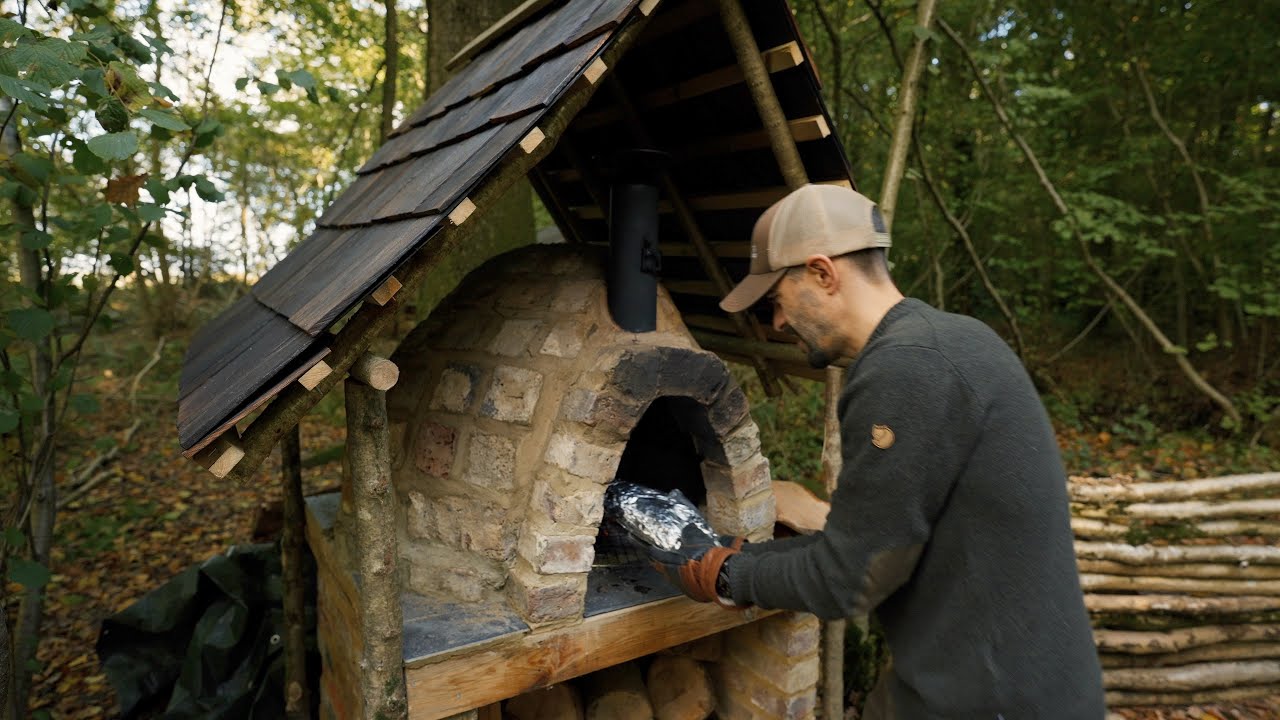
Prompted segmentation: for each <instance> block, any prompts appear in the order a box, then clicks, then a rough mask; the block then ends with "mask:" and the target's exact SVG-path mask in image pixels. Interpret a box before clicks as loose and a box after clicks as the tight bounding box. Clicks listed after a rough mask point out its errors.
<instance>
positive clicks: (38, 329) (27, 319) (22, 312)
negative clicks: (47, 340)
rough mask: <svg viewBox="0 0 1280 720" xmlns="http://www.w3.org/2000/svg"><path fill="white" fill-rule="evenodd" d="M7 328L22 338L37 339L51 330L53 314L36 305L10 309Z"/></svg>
mask: <svg viewBox="0 0 1280 720" xmlns="http://www.w3.org/2000/svg"><path fill="white" fill-rule="evenodd" d="M9 329H10V330H13V333H14V334H15V335H17V336H18V337H20V338H22V339H23V340H32V341H35V340H39V339H40V338H42V337H44V336H46V335H48V334H49V333H51V332H53V315H52V314H51V313H50V312H49V311H48V310H45V309H44V308H38V307H29V308H17V309H15V310H10V311H9Z"/></svg>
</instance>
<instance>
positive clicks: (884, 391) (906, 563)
mask: <svg viewBox="0 0 1280 720" xmlns="http://www.w3.org/2000/svg"><path fill="white" fill-rule="evenodd" d="M838 410H839V412H840V416H841V433H840V435H841V443H842V456H843V461H844V462H843V467H842V469H841V472H840V479H839V483H838V485H837V487H836V491H835V493H834V494H833V496H832V499H831V512H830V514H829V515H828V516H827V524H826V526H825V527H824V528H823V530H822V532H820V533H815V534H814V535H811V536H808V538H806V540H807V542H804V543H784V542H765V543H759V544H758V545H757V547H755V548H753V552H751V553H744V554H741V555H738V556H735V557H734V558H733V560H732V562H731V565H730V570H729V581H730V589H731V592H732V595H733V600H734V601H735V602H738V603H751V604H754V605H758V606H760V607H764V608H782V609H787V610H801V611H808V612H812V613H815V614H817V615H819V616H820V617H823V618H829V619H838V618H845V617H849V616H851V615H854V614H862V613H865V612H867V611H870V610H872V609H874V608H875V607H876V606H877V605H879V604H880V602H881V601H882V600H884V599H885V598H886V597H888V596H889V595H890V594H891V593H892V592H893V591H894V590H896V589H897V588H898V587H900V586H901V585H902V584H903V583H904V582H906V580H907V579H908V578H909V577H910V576H911V573H912V571H913V570H914V568H915V565H916V562H917V560H918V559H919V558H920V553H921V552H922V550H923V549H924V547H925V545H926V544H927V543H928V542H929V537H930V535H931V533H932V528H933V524H934V522H935V521H936V520H937V518H938V516H939V515H940V514H941V512H942V510H943V508H944V507H945V505H946V502H947V498H948V496H949V494H950V492H951V488H952V485H953V484H954V482H955V479H956V478H957V477H958V476H959V475H960V474H961V472H962V470H963V468H964V466H965V464H966V462H967V460H968V458H969V456H970V454H971V453H972V450H973V447H974V444H975V442H976V438H977V434H978V432H979V428H980V423H981V417H980V416H979V408H977V407H976V406H975V400H974V397H973V393H972V392H971V391H970V389H969V388H968V386H967V385H966V384H965V382H964V380H963V378H961V377H960V375H959V374H958V373H957V372H956V370H955V369H954V368H953V367H952V365H951V364H950V362H948V361H947V360H946V359H945V358H944V357H943V356H942V355H941V354H939V353H938V352H937V351H936V350H934V349H932V348H928V347H920V346H891V347H885V348H878V349H876V351H875V352H874V353H873V354H871V355H868V356H866V357H864V358H863V359H862V361H861V362H859V363H858V365H857V367H856V368H855V370H854V372H853V375H852V377H851V378H850V379H849V381H848V382H847V383H846V385H845V387H844V389H843V391H842V393H841V396H840V404H839V407H838ZM775 546H776V551H775Z"/></svg>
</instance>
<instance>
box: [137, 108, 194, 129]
mask: <svg viewBox="0 0 1280 720" xmlns="http://www.w3.org/2000/svg"><path fill="white" fill-rule="evenodd" d="M138 114H139V115H141V116H142V117H144V118H146V119H148V120H150V121H151V123H152V124H153V125H158V126H159V127H162V128H164V129H165V130H173V131H175V132H182V131H183V130H190V129H191V126H190V125H188V124H186V123H184V122H182V118H180V117H178V116H177V115H174V114H173V113H170V112H165V111H163V110H155V109H152V108H147V109H145V110H140V111H138Z"/></svg>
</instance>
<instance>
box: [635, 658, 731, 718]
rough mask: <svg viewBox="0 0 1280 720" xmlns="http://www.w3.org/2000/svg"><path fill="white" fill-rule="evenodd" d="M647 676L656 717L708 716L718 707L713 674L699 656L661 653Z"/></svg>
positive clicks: (650, 699) (650, 698)
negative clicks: (712, 679)
mask: <svg viewBox="0 0 1280 720" xmlns="http://www.w3.org/2000/svg"><path fill="white" fill-rule="evenodd" d="M645 680H646V683H645V684H646V685H647V687H648V689H649V701H650V702H651V703H652V704H653V714H654V717H656V718H657V720H706V718H707V717H709V716H710V715H711V712H712V711H713V710H715V709H716V695H715V690H714V689H713V687H712V685H711V676H710V675H709V674H708V673H707V669H706V668H705V667H703V665H702V663H700V662H698V661H697V660H693V659H692V658H687V657H680V656H677V655H665V656H664V655H660V656H658V657H656V658H654V660H653V663H652V664H651V665H649V672H648V674H647V675H646V677H645Z"/></svg>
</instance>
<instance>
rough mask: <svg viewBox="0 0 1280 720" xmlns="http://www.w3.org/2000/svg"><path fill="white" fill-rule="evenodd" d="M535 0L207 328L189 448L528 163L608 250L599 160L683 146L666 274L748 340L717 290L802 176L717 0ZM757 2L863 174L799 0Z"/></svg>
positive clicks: (817, 129) (841, 175) (814, 142)
mask: <svg viewBox="0 0 1280 720" xmlns="http://www.w3.org/2000/svg"><path fill="white" fill-rule="evenodd" d="M526 5H540V6H545V7H542V8H540V9H539V11H538V12H534V13H532V14H529V15H528V17H525V18H523V22H522V23H520V24H517V25H516V26H513V27H508V28H506V29H505V31H504V32H498V33H492V34H491V37H490V38H489V44H488V45H487V47H484V46H481V48H480V49H479V52H477V53H476V54H475V55H474V57H472V58H471V59H470V61H469V62H468V64H466V65H465V66H464V67H462V69H461V70H459V71H458V72H457V74H455V75H454V76H453V77H452V78H451V79H450V80H449V81H448V82H447V83H446V84H445V85H444V86H443V87H441V88H440V89H439V90H438V91H437V92H436V93H435V94H433V95H432V96H431V98H429V99H428V100H427V102H426V103H424V104H423V105H422V106H421V107H419V108H418V109H417V110H415V111H414V112H413V113H412V114H411V115H410V116H409V117H408V119H407V120H406V121H405V122H404V123H403V124H402V125H401V126H400V127H399V128H397V129H396V130H395V131H394V133H393V134H392V136H391V137H390V138H389V139H388V140H387V142H386V143H385V144H384V145H383V146H382V147H381V148H380V149H379V150H378V151H377V152H376V153H375V154H374V155H373V157H371V158H370V159H369V160H368V162H366V163H365V165H364V166H363V167H361V168H360V170H359V171H358V174H357V177H356V179H355V180H354V181H353V182H352V184H351V186H350V187H349V188H348V189H347V190H346V191H345V192H344V193H343V194H342V195H341V196H339V197H338V199H337V200H336V201H335V202H334V203H333V205H331V206H330V207H329V208H328V209H327V211H326V212H325V213H324V215H323V216H322V217H321V218H320V220H319V221H318V223H317V227H316V230H315V232H314V233H313V234H312V235H311V236H310V237H308V238H307V239H306V240H304V241H303V242H302V243H301V244H300V245H299V246H298V247H297V248H295V249H294V250H293V251H292V252H291V253H290V254H289V255H288V257H286V258H285V259H284V260H282V261H281V262H280V263H279V264H277V265H276V266H275V267H274V268H272V269H271V271H270V272H268V273H267V274H266V275H265V276H264V277H263V278H262V279H261V281H259V282H258V284H257V285H256V286H255V287H254V288H253V289H252V292H251V293H250V294H248V295H246V296H245V297H244V298H241V299H240V300H239V301H237V302H236V303H235V304H234V305H232V306H231V307H230V308H228V309H227V310H226V311H224V312H223V314H222V315H220V316H219V317H218V318H216V319H215V320H214V321H213V322H211V323H210V324H209V325H207V326H206V327H205V328H203V329H202V330H201V331H200V332H199V333H197V335H196V337H195V338H194V340H193V341H192V344H191V347H190V349H189V351H188V354H187V359H186V362H185V364H184V367H183V371H182V376H181V381H180V389H179V413H178V432H179V440H180V442H181V445H182V447H183V450H184V452H185V454H187V455H188V456H191V455H194V454H195V453H196V452H197V451H199V450H201V449H203V448H205V447H206V446H207V445H209V444H210V443H211V442H212V441H213V440H214V439H215V438H218V436H219V435H221V434H222V433H224V432H226V431H227V430H231V431H232V432H233V433H234V432H235V431H234V425H235V424H236V423H237V422H239V421H240V420H242V419H243V418H244V417H246V416H247V415H249V414H250V413H252V412H253V411H254V410H255V409H257V408H259V407H260V406H262V405H263V404H264V403H266V402H267V401H269V400H270V399H271V398H272V397H275V396H276V395H277V394H279V393H281V392H282V391H284V390H285V389H286V388H288V387H289V386H290V384H291V383H293V382H294V381H295V380H297V379H299V378H301V377H303V376H304V373H307V371H308V370H310V369H312V368H313V367H315V366H317V363H320V362H321V361H323V360H324V358H325V357H326V355H327V354H328V353H329V352H330V350H331V348H335V347H337V346H338V344H339V340H340V339H341V338H340V336H339V337H337V338H335V335H334V334H333V333H332V332H330V330H331V328H333V327H334V325H335V323H336V322H337V321H338V320H339V319H341V318H343V317H345V316H347V315H348V314H349V312H350V311H351V310H352V309H353V308H356V307H357V306H360V305H361V303H362V302H364V301H365V300H366V299H367V298H369V296H370V294H371V293H373V292H374V291H375V290H377V289H379V288H380V287H381V286H383V285H384V283H387V282H389V278H391V277H392V276H393V274H395V275H397V276H404V267H403V266H404V265H405V264H406V263H410V262H411V261H414V262H416V260H414V258H415V257H416V256H418V255H420V254H421V251H423V250H427V251H430V250H431V249H432V248H433V246H434V244H435V243H438V242H441V241H440V240H439V238H442V237H444V236H445V235H447V233H442V231H443V230H445V229H448V228H451V227H453V226H454V225H456V224H457V223H460V222H462V221H463V220H464V219H465V217H466V215H467V214H468V213H469V212H470V210H471V209H472V208H473V207H474V206H473V205H471V201H470V199H469V198H479V197H481V196H482V195H484V194H485V192H486V189H488V188H489V185H491V184H493V183H495V182H496V179H495V178H497V177H498V176H499V175H501V174H502V173H498V172H497V170H499V169H500V168H503V167H505V166H508V165H512V166H513V165H514V164H515V158H518V157H522V156H523V157H529V158H530V159H529V160H526V161H523V162H525V163H529V162H536V163H537V164H536V166H532V165H531V167H532V171H531V172H529V173H528V177H529V179H530V180H531V181H532V183H533V186H534V188H535V190H536V191H537V192H538V193H539V195H540V197H541V198H542V200H543V203H544V204H545V205H546V207H547V209H548V211H549V212H550V213H551V214H552V216H553V218H554V219H555V220H556V223H557V225H558V226H559V227H560V229H561V232H562V233H563V234H564V236H565V238H566V239H567V240H568V241H570V242H581V243H591V244H598V243H606V242H607V238H608V228H607V223H606V220H605V218H607V215H608V213H607V207H606V206H607V196H608V190H607V186H606V185H604V184H603V182H602V181H601V179H600V178H599V177H598V176H597V173H596V171H595V169H594V168H595V167H596V159H597V158H602V157H608V156H609V155H611V154H612V153H614V152H616V151H617V150H619V149H624V148H631V147H637V146H645V147H657V148H660V149H663V150H665V151H667V152H669V153H671V155H672V157H673V164H672V167H671V170H670V172H669V181H670V184H669V185H668V186H666V187H665V188H664V192H663V201H662V204H661V206H660V208H659V210H660V213H661V218H660V237H661V238H662V251H663V269H662V279H663V282H664V284H665V285H666V286H667V289H668V290H669V291H670V292H671V293H672V295H673V298H674V299H675V300H676V303H677V305H678V306H679V307H680V309H681V311H682V312H683V313H684V316H685V320H686V322H687V323H688V324H689V325H690V326H691V327H693V328H694V329H695V331H696V332H698V333H699V334H700V339H701V340H704V344H707V342H710V343H711V344H714V342H715V340H716V338H718V337H722V338H725V339H726V340H728V339H731V338H733V337H734V336H736V335H741V334H742V332H743V327H744V326H743V324H742V322H743V321H742V318H737V319H736V323H737V324H735V321H731V320H730V318H728V317H726V316H725V315H724V314H723V313H722V312H720V311H719V309H718V308H717V307H716V301H717V299H718V296H719V295H720V293H721V287H722V286H723V284H724V282H725V281H726V280H727V281H733V280H736V279H737V278H739V277H741V275H742V274H744V273H745V272H746V263H747V259H746V240H747V238H748V237H749V233H750V228H751V224H752V223H753V222H754V220H755V218H756V217H757V216H758V215H759V213H760V211H761V210H763V209H764V208H765V207H767V206H768V205H769V204H770V203H772V202H773V201H774V200H776V199H778V198H780V197H782V195H783V194H785V192H786V188H785V183H784V182H783V179H782V176H781V173H780V171H779V170H778V166H777V163H776V161H775V160H774V158H773V156H772V154H771V151H770V146H769V142H768V138H767V136H766V134H765V131H764V129H763V126H762V123H761V120H760V117H759V115H758V114H757V112H756V110H755V107H754V105H753V103H752V100H751V96H750V93H749V91H748V88H747V86H746V84H745V82H744V79H743V73H742V71H741V70H740V69H739V68H738V66H737V62H736V60H735V57H734V53H733V48H732V46H731V44H730V42H729V40H728V37H727V35H726V33H725V30H724V27H723V25H722V23H721V21H720V17H719V14H718V12H717V6H716V2H715V0H666V1H665V2H661V3H659V2H657V0H562V1H561V2H558V3H557V2H547V0H537V2H536V3H535V2H534V0H530V3H526ZM743 5H744V9H745V11H746V14H747V16H748V19H749V20H750V25H751V29H752V32H753V34H754V35H755V38H756V42H757V44H758V45H759V47H760V50H761V53H762V57H763V59H764V61H765V64H766V67H768V69H769V70H770V72H771V73H772V76H771V77H772V80H773V85H774V89H775V91H776V93H777V95H778V99H779V101H780V102H781V104H782V106H783V110H784V112H785V114H786V117H787V119H788V120H789V122H790V126H791V131H792V133H793V136H794V137H795V139H796V140H797V142H798V147H799V149H800V154H801V158H802V160H803V162H804V165H805V169H806V171H807V173H808V175H809V178H810V180H811V181H812V182H839V183H844V184H851V183H852V178H851V177H850V171H849V166H848V163H847V160H846V158H845V155H844V151H843V149H842V148H841V147H840V145H839V142H838V140H837V138H836V136H835V135H834V134H833V133H832V132H831V119H830V117H829V116H828V114H827V111H826V108H825V106H824V104H823V101H822V98H821V94H820V91H819V83H818V77H817V73H816V71H815V69H814V68H813V66H812V62H811V60H810V58H809V56H808V54H807V51H806V50H805V48H804V45H803V42H802V41H801V39H800V36H799V32H798V30H797V28H796V26H795V22H794V19H793V17H792V14H791V11H790V8H789V7H788V5H787V3H786V2H785V0H748V1H746V2H744V3H743ZM655 8H656V9H655ZM526 14H527V13H526ZM606 60H608V62H607V63H606V62H605V61H606ZM606 71H607V74H606V75H604V78H603V79H602V74H604V73H606ZM602 86H607V88H606V89H605V90H603V91H597V90H598V88H600V87H602ZM588 98H589V99H588ZM584 103H585V107H584ZM570 105H572V107H570ZM553 125H554V127H553ZM566 125H567V126H566ZM544 131H546V133H547V134H548V135H549V136H550V137H549V140H547V141H546V142H544ZM531 155H532V157H530V156H531ZM521 172H524V170H521ZM483 209H484V208H483V206H481V208H480V210H481V211H482V210H483ZM451 218H452V221H451ZM694 235H697V236H698V237H697V241H698V242H697V243H695V242H694V238H693V236H694ZM462 242H465V240H463V241H462ZM702 249H709V251H710V253H711V254H712V255H713V257H710V258H708V256H707V254H706V253H704V252H702ZM366 305H367V304H366ZM350 326H351V323H348V324H347V327H345V328H344V329H343V331H342V332H343V333H347V332H349V328H350ZM755 332H756V333H757V334H758V335H761V336H764V337H767V333H766V332H765V331H764V330H761V329H759V328H758V327H756V328H755ZM366 344H367V341H366ZM712 349H715V348H712ZM725 354H727V355H729V356H734V352H733V351H732V348H730V349H729V350H728V351H725ZM338 355H342V356H343V358H346V355H347V353H346V352H345V351H344V352H335V356H334V357H337V356H338ZM343 362H349V359H346V360H344V361H343ZM338 364H339V366H340V367H339V369H344V367H342V363H341V362H339V363H338ZM313 394H314V393H313ZM316 400H318V398H312V399H298V400H297V402H301V403H303V404H306V406H307V407H310V404H314V402H315V401H316ZM291 402H292V400H291ZM307 403H310V404H307ZM251 431H252V428H251ZM257 460H258V461H260V458H257ZM250 469H252V468H250Z"/></svg>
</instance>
